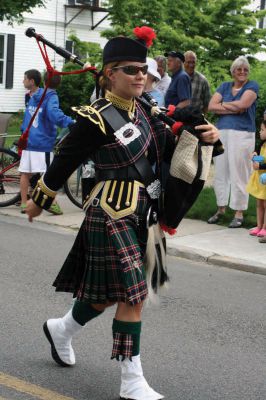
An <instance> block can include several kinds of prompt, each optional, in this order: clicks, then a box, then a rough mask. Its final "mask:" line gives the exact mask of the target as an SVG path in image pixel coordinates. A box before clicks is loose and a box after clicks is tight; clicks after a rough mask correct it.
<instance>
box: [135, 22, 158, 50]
mask: <svg viewBox="0 0 266 400" xmlns="http://www.w3.org/2000/svg"><path fill="white" fill-rule="evenodd" d="M133 32H134V34H135V36H136V38H137V39H139V40H143V41H144V42H145V44H146V46H147V47H151V45H152V41H153V39H156V33H155V32H154V30H153V29H152V28H150V27H149V26H141V27H139V26H137V27H136V28H134V29H133Z"/></svg>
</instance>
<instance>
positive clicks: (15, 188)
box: [0, 148, 20, 207]
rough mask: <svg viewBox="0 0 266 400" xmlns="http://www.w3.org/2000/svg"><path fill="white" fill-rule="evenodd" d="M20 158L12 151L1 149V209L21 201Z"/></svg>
mask: <svg viewBox="0 0 266 400" xmlns="http://www.w3.org/2000/svg"><path fill="white" fill-rule="evenodd" d="M19 161H20V157H19V155H18V154H17V153H14V152H13V151H12V150H9V149H4V148H0V207H7V206H11V205H12V204H15V203H16V202H17V201H19V200H20V186H19V183H20V173H19V171H18V167H19Z"/></svg>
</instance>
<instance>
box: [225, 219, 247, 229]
mask: <svg viewBox="0 0 266 400" xmlns="http://www.w3.org/2000/svg"><path fill="white" fill-rule="evenodd" d="M243 221H244V218H233V219H232V221H231V222H230V224H229V225H228V228H241V226H242V225H243Z"/></svg>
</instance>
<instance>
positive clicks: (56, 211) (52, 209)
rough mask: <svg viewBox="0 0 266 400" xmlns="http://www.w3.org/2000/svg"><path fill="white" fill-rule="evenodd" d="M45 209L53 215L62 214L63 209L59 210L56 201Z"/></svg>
mask: <svg viewBox="0 0 266 400" xmlns="http://www.w3.org/2000/svg"><path fill="white" fill-rule="evenodd" d="M47 211H48V212H49V213H51V214H54V215H62V214H63V211H62V210H61V208H60V206H59V204H58V203H54V204H52V205H51V207H50V208H49V210H47Z"/></svg>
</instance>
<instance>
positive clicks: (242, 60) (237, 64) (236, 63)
mask: <svg viewBox="0 0 266 400" xmlns="http://www.w3.org/2000/svg"><path fill="white" fill-rule="evenodd" d="M242 65H244V66H245V67H247V69H248V70H249V71H250V64H249V62H248V59H247V57H245V56H239V57H237V58H236V59H235V60H234V61H233V63H232V65H231V67H230V72H231V74H233V72H234V70H235V69H236V68H239V67H241V66H242Z"/></svg>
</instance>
